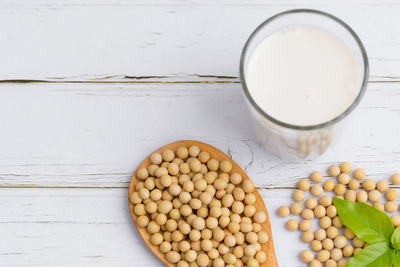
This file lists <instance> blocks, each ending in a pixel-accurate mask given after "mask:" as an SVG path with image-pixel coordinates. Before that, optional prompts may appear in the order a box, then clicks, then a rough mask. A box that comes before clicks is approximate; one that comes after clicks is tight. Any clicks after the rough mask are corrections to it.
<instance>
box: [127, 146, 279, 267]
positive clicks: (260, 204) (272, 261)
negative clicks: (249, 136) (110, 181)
mask: <svg viewBox="0 0 400 267" xmlns="http://www.w3.org/2000/svg"><path fill="white" fill-rule="evenodd" d="M191 146H197V147H199V148H200V151H205V152H207V153H208V154H209V155H210V158H211V159H217V160H218V161H219V162H221V161H223V160H229V161H230V162H231V163H232V170H231V171H230V172H229V174H231V173H239V174H240V175H241V176H242V179H243V180H245V179H249V177H248V176H247V174H246V173H245V172H244V171H243V170H242V169H241V168H240V167H239V165H237V164H236V162H234V161H233V160H232V159H231V158H230V157H229V156H227V155H226V154H224V153H223V152H222V151H220V150H218V149H217V148H215V147H213V146H210V145H208V144H205V143H202V142H198V141H193V140H184V141H176V142H173V143H170V144H167V145H165V146H163V147H160V148H159V149H157V150H155V151H153V152H151V153H160V154H161V153H162V152H163V151H165V150H167V149H170V150H172V151H174V152H176V150H177V149H178V148H179V147H186V148H187V149H189V147H191ZM151 153H149V155H148V156H147V157H146V158H145V159H144V160H143V161H142V163H140V165H139V166H138V167H137V169H136V170H135V172H134V173H133V175H132V179H131V181H130V184H129V191H128V196H130V195H131V194H132V193H133V192H135V185H136V183H137V182H138V179H137V177H136V173H137V170H138V169H140V168H148V167H149V166H150V165H151V162H150V154H151ZM253 194H254V195H255V196H256V199H257V200H256V202H255V203H254V207H255V208H256V209H257V211H264V212H265V213H266V215H267V219H266V221H265V222H264V223H262V224H261V227H262V231H264V232H266V233H267V234H268V236H269V237H270V238H269V240H268V242H266V243H264V244H261V250H262V251H264V252H265V255H266V256H267V261H266V262H265V263H262V264H260V267H277V266H278V263H277V261H276V256H275V250H274V244H273V239H272V231H271V223H270V219H269V216H268V211H267V208H266V207H265V203H264V201H263V199H262V197H261V195H260V193H259V192H258V190H257V189H255V190H254V192H253ZM128 202H129V210H130V214H131V217H132V220H133V222H134V224H135V227H136V229H137V231H138V233H139V234H140V236H141V237H142V239H143V241H144V243H145V244H146V245H147V247H148V248H149V249H150V250H151V252H153V254H154V255H156V256H157V257H158V258H159V259H160V260H161V261H162V262H163V263H164V264H165V265H167V266H175V265H176V264H173V263H170V262H168V261H167V259H166V258H165V255H164V254H163V253H162V252H161V251H160V250H159V248H158V246H154V245H153V244H151V242H150V234H149V233H148V232H147V230H146V229H145V228H141V227H139V226H138V225H137V223H136V220H137V216H136V214H135V212H134V206H135V205H134V204H133V203H131V202H130V201H129V199H128Z"/></svg>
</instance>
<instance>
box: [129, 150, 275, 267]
mask: <svg viewBox="0 0 400 267" xmlns="http://www.w3.org/2000/svg"><path fill="white" fill-rule="evenodd" d="M150 162H151V165H150V166H149V167H148V168H140V169H138V170H137V172H136V178H137V179H138V182H137V184H136V185H135V190H134V192H133V193H132V194H131V195H130V201H131V202H132V204H133V205H134V209H133V211H134V213H135V215H136V224H137V225H138V226H139V227H142V228H145V229H146V231H147V233H148V234H149V236H150V242H151V244H152V245H153V246H156V247H158V249H159V251H160V252H161V253H163V256H164V257H165V259H166V260H167V261H168V262H169V263H170V264H173V265H176V266H177V267H187V266H193V267H194V266H214V267H222V266H228V267H240V266H244V265H246V266H249V267H258V266H259V265H260V263H264V262H266V261H267V255H266V253H264V251H262V245H261V244H264V243H266V242H267V241H268V240H269V236H268V234H267V233H266V232H265V231H263V227H262V224H263V223H264V222H265V221H266V217H267V216H266V213H265V212H264V211H263V210H257V209H256V206H255V202H256V196H255V194H254V190H255V188H254V184H253V183H252V181H251V180H249V179H247V178H246V179H243V177H242V176H241V175H240V174H239V173H236V172H233V171H232V163H231V161H230V160H222V161H218V160H217V159H214V158H211V157H210V154H209V153H207V152H206V151H200V149H199V147H197V146H191V147H189V148H186V147H183V146H182V147H179V148H178V149H177V150H176V151H172V150H170V149H166V150H164V151H162V153H153V154H151V155H150Z"/></svg>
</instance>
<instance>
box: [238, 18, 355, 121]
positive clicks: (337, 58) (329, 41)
mask: <svg viewBox="0 0 400 267" xmlns="http://www.w3.org/2000/svg"><path fill="white" fill-rule="evenodd" d="M245 75H246V83H247V87H248V90H249V92H250V95H251V96H252V98H253V99H254V101H255V102H256V103H257V105H258V106H259V107H260V108H261V109H262V110H263V111H264V112H265V113H267V114H268V115H270V116H271V117H273V118H274V119H276V120H279V121H282V122H285V123H288V124H292V125H297V126H311V125H317V124H320V123H324V122H327V121H330V120H332V119H334V118H336V117H338V116H339V115H340V114H342V113H343V112H344V111H345V110H346V109H347V108H349V107H350V106H351V104H352V103H353V102H354V100H355V99H356V97H357V95H358V93H359V88H357V84H358V70H357V66H356V63H355V60H354V58H353V56H352V54H351V51H350V50H349V48H348V47H347V46H346V45H345V44H344V43H343V41H341V40H340V39H339V38H338V37H336V36H335V35H333V34H332V33H330V32H328V31H325V30H322V29H319V28H316V27H309V26H298V27H295V28H290V29H286V30H282V31H278V32H276V33H273V34H271V35H270V36H268V37H267V38H266V39H265V40H263V41H262V42H261V43H260V44H259V45H258V47H257V48H256V49H255V51H254V53H253V54H252V55H251V58H250V60H249V63H248V68H247V72H246V74H245Z"/></svg>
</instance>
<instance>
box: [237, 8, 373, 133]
mask: <svg viewBox="0 0 400 267" xmlns="http://www.w3.org/2000/svg"><path fill="white" fill-rule="evenodd" d="M294 13H306V14H307V13H308V14H313V15H320V16H324V17H327V18H329V19H331V20H333V21H335V22H337V23H339V24H340V25H341V26H343V27H344V28H345V29H346V30H347V31H348V32H349V33H350V34H351V36H352V37H353V38H354V40H355V41H356V43H357V45H358V47H359V49H360V51H361V54H362V58H363V63H364V77H363V81H362V84H361V88H360V91H359V93H358V95H357V97H356V99H355V100H354V102H353V103H352V104H351V105H350V106H349V107H348V108H347V109H346V110H345V111H344V112H343V113H341V114H340V115H339V116H337V117H335V118H333V119H331V120H329V121H327V122H324V123H320V124H315V125H308V126H300V125H294V124H289V123H286V122H282V121H280V120H277V119H275V118H273V117H271V116H270V115H268V114H267V113H266V112H264V111H263V110H262V109H261V108H260V107H259V106H258V105H257V103H256V102H255V101H254V99H253V98H252V96H251V95H250V92H249V90H248V88H247V85H246V79H245V73H244V63H245V57H246V53H247V49H248V47H249V45H250V43H251V41H252V40H253V39H254V38H255V35H256V34H257V33H258V32H259V31H260V30H261V29H262V28H263V27H265V26H267V25H268V24H269V23H270V22H272V21H274V20H276V19H279V18H281V17H283V16H286V15H291V14H294ZM368 76H369V63H368V56H367V52H366V51H365V48H364V45H363V44H362V42H361V40H360V38H359V37H358V36H357V34H356V33H355V32H354V31H353V29H352V28H350V26H349V25H347V24H346V23H345V22H344V21H342V20H341V19H339V18H337V17H335V16H333V15H331V14H329V13H326V12H323V11H319V10H315V9H292V10H287V11H284V12H281V13H278V14H276V15H274V16H272V17H270V18H269V19H267V20H266V21H264V22H263V23H261V24H260V25H259V26H258V27H257V28H256V29H255V30H254V31H253V32H252V33H251V35H250V37H249V38H248V39H247V41H246V44H245V45H244V47H243V50H242V54H241V57H240V82H241V84H242V87H243V91H244V93H245V95H246V97H247V99H248V100H249V101H250V103H251V105H252V106H253V107H254V108H255V109H256V110H257V111H258V112H259V113H260V114H261V115H262V116H264V117H265V118H267V119H268V120H270V121H272V122H274V123H275V124H278V125H280V126H282V127H285V128H289V129H295V130H316V129H321V128H325V127H329V126H331V125H333V124H335V123H337V122H338V121H340V120H342V119H343V118H345V117H347V115H349V114H350V113H351V111H352V110H353V109H354V108H355V107H356V106H357V105H358V103H359V102H360V101H361V99H362V97H363V95H364V93H365V91H366V89H367V84H368Z"/></svg>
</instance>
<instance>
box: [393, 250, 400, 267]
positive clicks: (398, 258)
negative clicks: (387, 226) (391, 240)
mask: <svg viewBox="0 0 400 267" xmlns="http://www.w3.org/2000/svg"><path fill="white" fill-rule="evenodd" d="M393 266H394V267H400V250H396V251H395V256H394V260H393Z"/></svg>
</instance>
